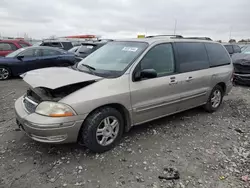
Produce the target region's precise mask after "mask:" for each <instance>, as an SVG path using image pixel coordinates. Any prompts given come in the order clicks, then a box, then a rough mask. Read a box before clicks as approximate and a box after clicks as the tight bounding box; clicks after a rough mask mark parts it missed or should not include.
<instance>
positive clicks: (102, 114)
mask: <svg viewBox="0 0 250 188" xmlns="http://www.w3.org/2000/svg"><path fill="white" fill-rule="evenodd" d="M107 117H115V118H116V119H117V120H118V123H119V125H118V126H119V130H118V133H117V136H116V138H115V139H114V141H113V142H112V143H110V144H109V145H107V146H103V145H101V144H100V143H98V141H97V136H96V135H97V134H96V133H97V129H98V127H99V125H100V124H101V122H102V121H103V120H104V119H105V118H107ZM123 130H124V119H123V117H122V115H121V113H120V112H119V111H118V110H116V109H114V108H112V107H103V108H100V109H97V110H96V111H94V112H92V113H91V114H90V115H89V116H88V117H87V118H86V120H85V121H84V123H83V125H82V128H81V131H80V134H79V138H80V142H81V143H83V144H84V145H85V146H86V147H87V148H89V149H90V150H91V151H93V152H97V153H102V152H105V151H108V150H110V149H112V148H113V147H114V146H115V145H116V144H117V142H119V141H120V139H121V137H122V134H123Z"/></svg>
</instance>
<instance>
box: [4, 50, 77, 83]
mask: <svg viewBox="0 0 250 188" xmlns="http://www.w3.org/2000/svg"><path fill="white" fill-rule="evenodd" d="M74 64H75V55H74V54H72V53H69V52H67V51H64V50H61V49H57V48H52V47H42V46H38V47H25V48H21V49H19V50H16V51H15V52H12V53H10V54H8V55H7V56H6V57H2V58H0V80H6V79H8V78H10V77H11V76H19V75H20V74H23V73H25V72H27V71H30V70H34V69H39V68H45V67H54V66H55V67H62V66H71V65H74Z"/></svg>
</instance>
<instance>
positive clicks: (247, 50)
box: [242, 46, 250, 54]
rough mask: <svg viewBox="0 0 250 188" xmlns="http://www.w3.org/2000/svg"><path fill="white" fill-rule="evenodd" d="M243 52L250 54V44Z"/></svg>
mask: <svg viewBox="0 0 250 188" xmlns="http://www.w3.org/2000/svg"><path fill="white" fill-rule="evenodd" d="M242 53H243V54H250V46H248V47H246V48H245V49H244V50H243V51H242Z"/></svg>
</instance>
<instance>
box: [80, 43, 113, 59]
mask: <svg viewBox="0 0 250 188" xmlns="http://www.w3.org/2000/svg"><path fill="white" fill-rule="evenodd" d="M110 41H113V40H98V41H88V42H84V43H82V44H81V46H80V47H79V48H78V50H77V51H76V52H75V55H76V56H77V57H80V58H85V57H87V56H88V55H89V54H91V53H93V52H94V51H96V50H97V49H99V48H101V47H102V46H103V45H105V44H107V43H108V42H110Z"/></svg>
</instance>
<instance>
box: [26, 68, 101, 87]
mask: <svg viewBox="0 0 250 188" xmlns="http://www.w3.org/2000/svg"><path fill="white" fill-rule="evenodd" d="M22 77H23V80H24V81H25V82H27V83H28V84H29V85H30V86H32V87H33V88H35V87H45V88H49V89H56V88H60V87H63V86H67V85H71V84H76V83H82V82H86V81H93V80H100V79H102V78H101V77H98V76H94V75H91V74H88V73H84V72H79V71H77V70H73V69H71V68H67V67H52V68H44V69H36V70H33V71H29V72H27V73H25V74H24V75H23V76H22Z"/></svg>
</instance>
